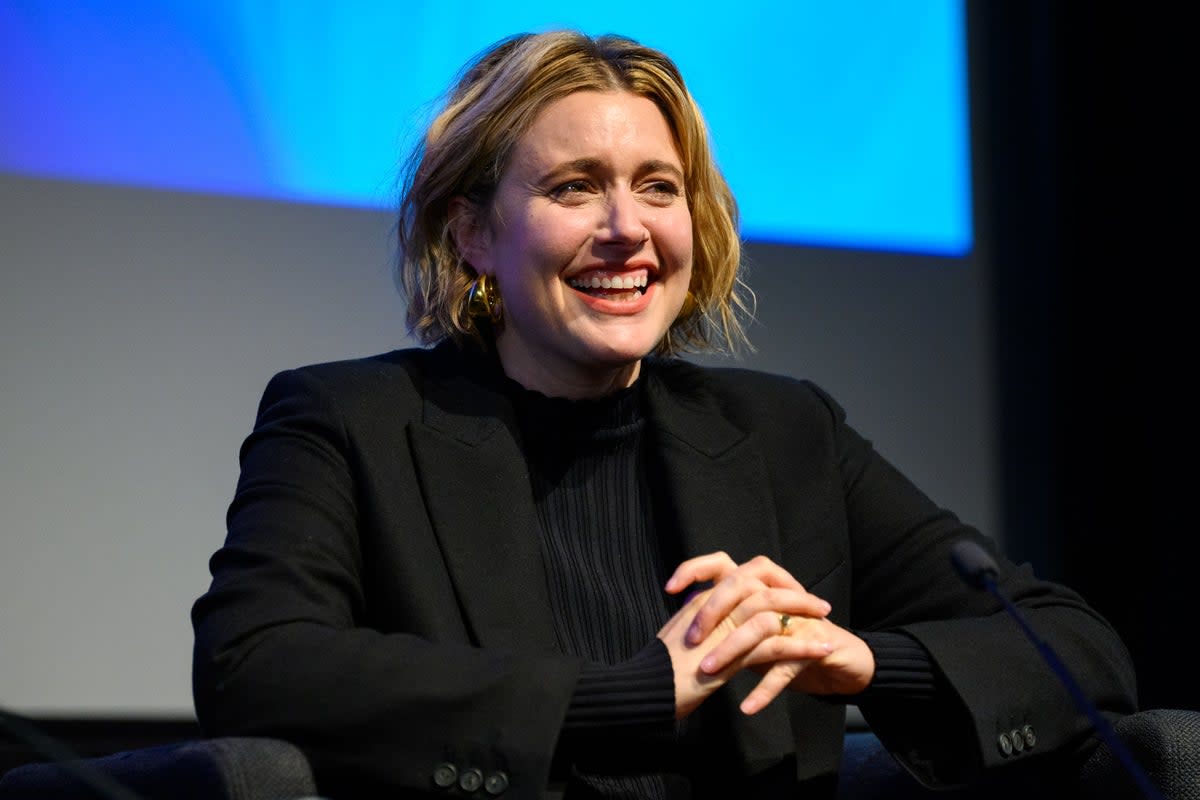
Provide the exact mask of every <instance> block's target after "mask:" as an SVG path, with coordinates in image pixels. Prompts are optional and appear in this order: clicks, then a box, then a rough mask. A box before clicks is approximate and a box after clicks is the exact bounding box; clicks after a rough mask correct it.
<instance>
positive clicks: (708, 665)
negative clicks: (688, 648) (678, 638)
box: [700, 656, 717, 672]
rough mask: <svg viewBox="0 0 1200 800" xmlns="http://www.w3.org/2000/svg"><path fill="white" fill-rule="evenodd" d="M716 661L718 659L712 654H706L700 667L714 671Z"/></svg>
mask: <svg viewBox="0 0 1200 800" xmlns="http://www.w3.org/2000/svg"><path fill="white" fill-rule="evenodd" d="M716 661H717V660H716V659H715V658H713V657H712V656H705V657H704V660H703V661H701V662H700V669H702V670H704V671H705V672H712V670H713V665H714V664H716Z"/></svg>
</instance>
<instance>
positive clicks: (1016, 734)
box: [1008, 728, 1025, 753]
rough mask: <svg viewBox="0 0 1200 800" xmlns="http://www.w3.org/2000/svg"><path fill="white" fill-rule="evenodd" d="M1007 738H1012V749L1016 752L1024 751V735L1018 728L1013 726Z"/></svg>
mask: <svg viewBox="0 0 1200 800" xmlns="http://www.w3.org/2000/svg"><path fill="white" fill-rule="evenodd" d="M1008 738H1010V739H1012V745H1013V750H1016V751H1017V752H1018V753H1023V752H1025V736H1024V735H1022V733H1021V732H1020V731H1019V730H1017V729H1016V728H1013V730H1012V732H1011V733H1009V734H1008Z"/></svg>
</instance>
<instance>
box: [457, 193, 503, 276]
mask: <svg viewBox="0 0 1200 800" xmlns="http://www.w3.org/2000/svg"><path fill="white" fill-rule="evenodd" d="M449 216H450V235H451V236H452V237H454V246H455V247H457V248H458V252H459V253H460V254H462V257H463V260H464V261H466V262H467V263H468V264H470V265H471V266H472V267H474V268H475V271H476V272H477V273H479V274H480V275H483V274H485V273H486V274H491V273H492V272H493V270H492V264H491V258H490V256H491V248H490V247H489V245H490V244H491V236H490V235H489V232H488V228H487V222H486V220H485V219H484V211H483V209H481V208H480V207H479V206H477V205H476V204H475V203H472V202H471V201H470V200H468V199H467V198H465V197H463V196H462V195H457V196H455V197H454V198H453V199H452V200H451V201H450V215H449Z"/></svg>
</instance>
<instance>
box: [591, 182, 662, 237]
mask: <svg viewBox="0 0 1200 800" xmlns="http://www.w3.org/2000/svg"><path fill="white" fill-rule="evenodd" d="M644 211H645V209H643V208H642V207H641V205H640V204H639V203H638V201H637V198H635V197H634V196H633V192H632V191H631V190H630V189H628V188H617V189H613V190H612V191H611V192H610V193H609V195H608V207H607V214H606V216H605V219H604V221H603V223H602V224H603V230H602V231H601V240H602V241H604V242H605V243H610V244H621V245H626V246H629V247H633V246H636V245H640V244H641V243H642V242H644V241H646V240H647V239H649V238H650V231H649V230H648V229H647V228H646V222H645V220H644V219H643V218H642V215H643V213H644Z"/></svg>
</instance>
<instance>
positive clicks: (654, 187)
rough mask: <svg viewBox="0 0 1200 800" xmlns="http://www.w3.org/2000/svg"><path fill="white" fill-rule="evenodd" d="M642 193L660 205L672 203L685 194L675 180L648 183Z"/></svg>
mask: <svg viewBox="0 0 1200 800" xmlns="http://www.w3.org/2000/svg"><path fill="white" fill-rule="evenodd" d="M642 191H643V192H645V193H646V195H647V196H648V197H649V198H650V199H651V200H652V201H653V202H658V203H670V202H672V201H674V200H675V199H676V198H677V197H679V196H680V195H681V194H682V193H683V192H682V189H681V188H680V186H679V184H677V183H676V182H675V181H673V180H668V179H665V178H664V179H659V180H651V181H647V182H646V184H645V185H644V186H643V188H642Z"/></svg>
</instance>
